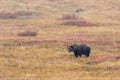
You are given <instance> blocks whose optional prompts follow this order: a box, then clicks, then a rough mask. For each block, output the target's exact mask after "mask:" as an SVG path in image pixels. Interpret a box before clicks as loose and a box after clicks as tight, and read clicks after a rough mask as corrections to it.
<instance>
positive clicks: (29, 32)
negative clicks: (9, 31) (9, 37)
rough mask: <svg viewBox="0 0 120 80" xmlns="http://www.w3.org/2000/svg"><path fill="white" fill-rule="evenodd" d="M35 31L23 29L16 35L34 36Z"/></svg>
mask: <svg viewBox="0 0 120 80" xmlns="http://www.w3.org/2000/svg"><path fill="white" fill-rule="evenodd" d="M36 35H37V32H35V31H24V32H20V33H18V36H23V37H24V36H36Z"/></svg>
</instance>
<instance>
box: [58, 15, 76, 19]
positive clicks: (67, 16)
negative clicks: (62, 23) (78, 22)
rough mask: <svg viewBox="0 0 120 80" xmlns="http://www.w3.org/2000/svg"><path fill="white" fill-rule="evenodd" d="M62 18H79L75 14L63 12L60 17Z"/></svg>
mask: <svg viewBox="0 0 120 80" xmlns="http://www.w3.org/2000/svg"><path fill="white" fill-rule="evenodd" d="M60 19H61V20H69V19H77V17H76V16H75V15H74V14H63V15H62V17H61V18H60Z"/></svg>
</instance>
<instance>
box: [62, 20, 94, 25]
mask: <svg viewBox="0 0 120 80" xmlns="http://www.w3.org/2000/svg"><path fill="white" fill-rule="evenodd" d="M61 24H62V25H69V26H95V24H93V23H91V22H87V21H81V20H63V21H62V23H61Z"/></svg>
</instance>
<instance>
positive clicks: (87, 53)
mask: <svg viewBox="0 0 120 80" xmlns="http://www.w3.org/2000/svg"><path fill="white" fill-rule="evenodd" d="M90 51H91V49H90V48H89V47H88V48H87V50H86V54H85V55H86V57H89V56H90Z"/></svg>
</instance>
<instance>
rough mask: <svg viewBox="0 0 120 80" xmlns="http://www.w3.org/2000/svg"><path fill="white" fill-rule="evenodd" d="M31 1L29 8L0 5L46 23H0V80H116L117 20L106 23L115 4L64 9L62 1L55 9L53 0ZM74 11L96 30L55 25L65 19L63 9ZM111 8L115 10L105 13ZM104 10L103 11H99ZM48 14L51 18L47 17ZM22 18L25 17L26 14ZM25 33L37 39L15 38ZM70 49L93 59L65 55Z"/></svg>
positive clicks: (119, 46)
mask: <svg viewBox="0 0 120 80" xmlns="http://www.w3.org/2000/svg"><path fill="white" fill-rule="evenodd" d="M30 1H31V2H29V4H28V2H27V0H24V1H20V0H9V1H8V0H6V1H0V4H1V6H0V9H1V11H5V12H11V13H12V14H14V13H17V12H19V11H23V12H24V11H25V12H28V10H29V9H30V11H29V12H35V13H36V12H37V13H41V12H42V13H43V15H41V14H40V16H42V17H44V18H27V19H25V18H21V17H19V18H14V19H8V18H6V19H0V25H1V26H0V80H120V74H119V70H120V56H119V54H120V25H119V24H120V22H119V21H117V20H119V16H118V18H117V19H116V20H112V19H110V18H108V17H106V16H107V15H108V14H110V12H114V9H116V8H117V6H119V5H117V4H119V1H118V0H114V1H111V0H106V2H108V3H105V1H103V0H100V1H97V0H93V3H92V1H89V0H84V1H82V0H81V1H78V0H74V4H73V5H72V3H73V2H71V0H67V1H68V2H67V3H66V2H63V1H60V0H59V1H57V0H56V1H55V2H53V3H51V1H52V0H48V1H44V0H40V1H38V0H34V1H33V0H30ZM9 2H10V4H9V5H8V3H9ZM86 2H87V3H86ZM85 3H86V4H85ZM15 4H16V5H15ZM40 4H41V5H40ZM56 4H61V6H59V5H56ZM80 4H81V5H80ZM83 4H85V5H83ZM93 4H94V6H91V5H93ZM95 4H96V5H95ZM103 4H106V5H103ZM21 5H22V8H21ZM31 5H33V6H31ZM75 5H76V6H77V7H78V8H79V7H81V8H82V9H84V11H87V10H88V11H87V12H83V13H81V15H79V17H82V18H84V19H85V20H87V21H92V22H93V23H96V24H98V25H99V26H93V27H90V26H87V27H85V26H84V25H82V26H81V27H78V26H76V25H75V26H69V25H59V21H58V20H56V19H58V17H61V14H64V11H63V8H65V6H66V8H65V10H66V11H68V12H67V13H69V12H72V11H69V9H72V10H73V8H72V7H73V6H75ZM79 5H80V6H79ZM110 5H112V6H113V7H115V8H112V9H110V10H109V7H110V8H111V6H110ZM115 5H116V6H115ZM14 6H17V7H14ZM13 7H14V10H13ZM41 7H42V8H41ZM54 7H55V8H57V10H56V9H55V8H54ZM28 8H29V9H28ZM94 9H95V10H94ZM103 9H104V10H105V11H101V12H100V11H99V10H103ZM8 10H10V11H8ZM12 10H13V11H12ZM46 11H47V13H45V12H46ZM115 11H116V13H119V11H117V10H115ZM54 12H56V13H54ZM99 12H100V13H99ZM53 13H54V14H53ZM32 14H33V13H32ZM46 14H49V16H47V17H46ZM88 14H89V15H88ZM101 14H102V15H101ZM21 15H24V16H26V14H25V13H24V14H21ZM37 15H38V14H37ZM97 15H98V16H97ZM114 15H115V14H113V13H112V14H110V15H109V16H114ZM29 16H30V15H29ZM96 16H97V17H96ZM33 17H35V16H33ZM45 17H46V18H45ZM51 17H54V19H53V18H51ZM24 31H37V36H34V37H26V36H25V37H21V36H18V33H21V32H24ZM74 43H76V44H81V43H86V44H88V45H90V46H91V48H92V52H91V56H90V57H89V58H86V57H85V56H82V57H81V58H75V57H74V55H73V53H68V52H67V49H66V48H67V45H71V44H74Z"/></svg>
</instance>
